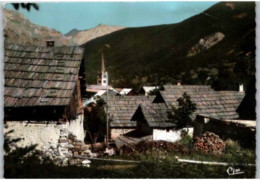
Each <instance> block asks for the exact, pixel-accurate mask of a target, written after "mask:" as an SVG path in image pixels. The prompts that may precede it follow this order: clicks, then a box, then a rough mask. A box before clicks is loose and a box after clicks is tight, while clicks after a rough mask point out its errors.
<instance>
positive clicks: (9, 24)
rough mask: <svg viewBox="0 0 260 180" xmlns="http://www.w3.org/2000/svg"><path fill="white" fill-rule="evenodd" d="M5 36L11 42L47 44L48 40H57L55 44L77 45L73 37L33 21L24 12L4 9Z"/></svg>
mask: <svg viewBox="0 0 260 180" xmlns="http://www.w3.org/2000/svg"><path fill="white" fill-rule="evenodd" d="M3 14H4V22H5V27H4V36H5V39H6V40H8V41H9V42H13V43H17V44H24V45H40V46H45V45H46V40H49V39H53V40H55V46H62V45H66V46H71V45H76V44H75V43H74V42H73V40H72V39H71V38H68V37H65V36H63V35H62V33H61V32H59V31H57V30H55V29H52V28H49V27H46V26H40V25H37V24H34V23H32V22H31V21H30V20H28V19H27V18H26V17H25V16H24V15H23V14H22V13H20V12H17V11H13V10H9V9H4V10H3Z"/></svg>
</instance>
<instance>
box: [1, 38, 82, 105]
mask: <svg viewBox="0 0 260 180" xmlns="http://www.w3.org/2000/svg"><path fill="white" fill-rule="evenodd" d="M4 48H5V51H4V53H5V54H4V76H5V88H4V106H5V107H25V106H64V105H68V104H69V103H70V99H71V97H72V93H73V90H74V88H75V85H76V82H77V79H78V73H79V68H80V64H81V61H82V59H83V49H81V48H79V47H37V46H22V45H16V44H11V43H5V47H4Z"/></svg>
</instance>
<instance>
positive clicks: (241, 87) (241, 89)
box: [239, 84, 244, 92]
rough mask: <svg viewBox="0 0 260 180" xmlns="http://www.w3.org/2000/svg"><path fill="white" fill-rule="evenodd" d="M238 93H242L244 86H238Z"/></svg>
mask: <svg viewBox="0 0 260 180" xmlns="http://www.w3.org/2000/svg"><path fill="white" fill-rule="evenodd" d="M239 92H244V84H239Z"/></svg>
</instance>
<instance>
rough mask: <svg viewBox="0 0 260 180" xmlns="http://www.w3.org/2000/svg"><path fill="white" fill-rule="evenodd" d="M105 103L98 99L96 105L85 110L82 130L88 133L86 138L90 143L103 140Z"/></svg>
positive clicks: (93, 104)
mask: <svg viewBox="0 0 260 180" xmlns="http://www.w3.org/2000/svg"><path fill="white" fill-rule="evenodd" d="M105 104H106V103H105V101H104V100H103V99H102V98H100V97H98V98H97V100H96V103H92V104H91V105H90V106H89V107H87V108H85V111H84V112H85V115H84V117H85V118H84V129H85V130H86V131H87V132H88V135H89V136H87V137H89V138H90V140H91V142H92V143H96V142H97V141H99V140H101V141H102V140H104V136H105V132H106V113H105V110H104V108H105Z"/></svg>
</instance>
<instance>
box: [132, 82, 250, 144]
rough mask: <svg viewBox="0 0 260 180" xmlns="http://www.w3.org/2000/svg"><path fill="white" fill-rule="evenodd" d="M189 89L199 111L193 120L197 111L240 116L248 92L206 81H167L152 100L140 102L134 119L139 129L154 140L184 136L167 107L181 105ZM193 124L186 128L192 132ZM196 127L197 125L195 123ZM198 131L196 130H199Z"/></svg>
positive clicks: (221, 117) (217, 116)
mask: <svg viewBox="0 0 260 180" xmlns="http://www.w3.org/2000/svg"><path fill="white" fill-rule="evenodd" d="M184 93H187V94H188V95H189V96H190V97H191V101H192V102H194V103H196V108H197V109H196V111H195V112H194V113H193V114H192V119H193V122H194V120H195V119H196V115H201V116H205V117H210V118H214V119H219V120H228V119H229V120H230V119H238V118H239V114H238V112H237V108H238V107H239V105H240V103H241V102H242V100H243V98H244V96H245V93H244V91H243V89H240V91H215V90H213V89H212V88H211V87H210V86H206V85H181V84H178V85H164V86H163V90H160V91H159V92H158V93H157V95H156V97H155V98H154V100H153V102H152V103H150V104H145V105H140V106H139V107H138V109H137V110H136V112H135V113H134V115H133V117H132V118H131V121H135V122H137V126H136V128H137V130H140V131H143V132H145V133H146V134H147V135H148V134H150V135H152V136H153V140H166V141H170V142H175V141H177V140H180V138H181V130H177V129H176V128H175V125H174V124H173V123H172V122H171V121H170V120H169V118H168V113H167V111H169V110H171V109H172V107H178V101H177V100H178V99H179V98H181V97H182V96H183V94H184ZM193 126H194V125H193V124H189V125H188V126H187V127H186V128H184V129H185V130H188V133H189V135H191V136H193V134H194V132H193V130H194V128H193ZM196 127H197V126H196ZM196 132H197V130H196Z"/></svg>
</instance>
